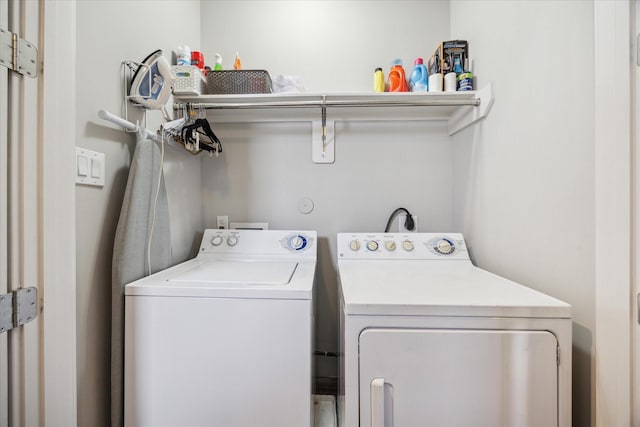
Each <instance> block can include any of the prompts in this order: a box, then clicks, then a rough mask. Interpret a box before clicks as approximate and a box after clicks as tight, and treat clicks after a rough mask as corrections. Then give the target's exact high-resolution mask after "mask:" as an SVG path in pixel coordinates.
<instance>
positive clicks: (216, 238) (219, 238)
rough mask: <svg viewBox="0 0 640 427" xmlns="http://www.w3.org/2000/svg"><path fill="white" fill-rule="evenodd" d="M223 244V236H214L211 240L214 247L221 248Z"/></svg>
mask: <svg viewBox="0 0 640 427" xmlns="http://www.w3.org/2000/svg"><path fill="white" fill-rule="evenodd" d="M221 243H222V236H213V239H211V244H212V245H213V246H220V244H221Z"/></svg>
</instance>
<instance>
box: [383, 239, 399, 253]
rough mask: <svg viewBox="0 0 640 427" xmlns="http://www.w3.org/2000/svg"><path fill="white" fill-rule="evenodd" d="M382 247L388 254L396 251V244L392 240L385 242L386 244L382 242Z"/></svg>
mask: <svg viewBox="0 0 640 427" xmlns="http://www.w3.org/2000/svg"><path fill="white" fill-rule="evenodd" d="M384 247H385V248H387V250H388V251H389V252H393V251H395V250H396V242H394V241H393V240H387V241H386V242H384Z"/></svg>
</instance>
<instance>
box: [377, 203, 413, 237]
mask: <svg viewBox="0 0 640 427" xmlns="http://www.w3.org/2000/svg"><path fill="white" fill-rule="evenodd" d="M402 211H404V212H405V213H406V214H407V216H406V217H405V220H404V228H406V229H407V230H409V231H411V230H413V229H414V228H415V227H416V225H415V223H414V222H413V215H411V213H410V212H409V211H408V210H407V209H405V208H398V209H396V210H395V211H393V213H392V214H391V216H390V217H389V221H387V226H386V227H385V229H384V232H385V233H388V232H389V228H391V223H392V222H393V219H394V218H395V217H396V215H398V214H399V213H400V212H402Z"/></svg>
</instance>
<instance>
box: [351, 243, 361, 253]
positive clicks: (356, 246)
mask: <svg viewBox="0 0 640 427" xmlns="http://www.w3.org/2000/svg"><path fill="white" fill-rule="evenodd" d="M349 247H350V248H351V250H352V251H354V252H357V251H359V250H360V241H359V240H352V241H351V242H349Z"/></svg>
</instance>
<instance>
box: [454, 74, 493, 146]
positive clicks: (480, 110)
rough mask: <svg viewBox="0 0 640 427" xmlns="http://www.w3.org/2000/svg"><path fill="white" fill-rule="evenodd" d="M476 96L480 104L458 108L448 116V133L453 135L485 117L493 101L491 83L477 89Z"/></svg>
mask: <svg viewBox="0 0 640 427" xmlns="http://www.w3.org/2000/svg"><path fill="white" fill-rule="evenodd" d="M476 98H477V99H478V100H480V104H479V105H478V106H476V107H466V108H460V110H458V111H456V112H455V113H454V114H453V115H452V116H451V117H450V118H449V124H448V128H449V135H454V134H456V133H458V132H460V131H461V130H463V129H466V128H467V127H469V126H471V125H472V124H474V123H476V122H477V121H479V120H481V119H484V118H485V117H487V115H488V114H489V110H491V107H492V106H493V101H494V97H493V83H489V84H488V85H486V86H485V87H483V88H482V89H480V90H479V91H477V92H476Z"/></svg>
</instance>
